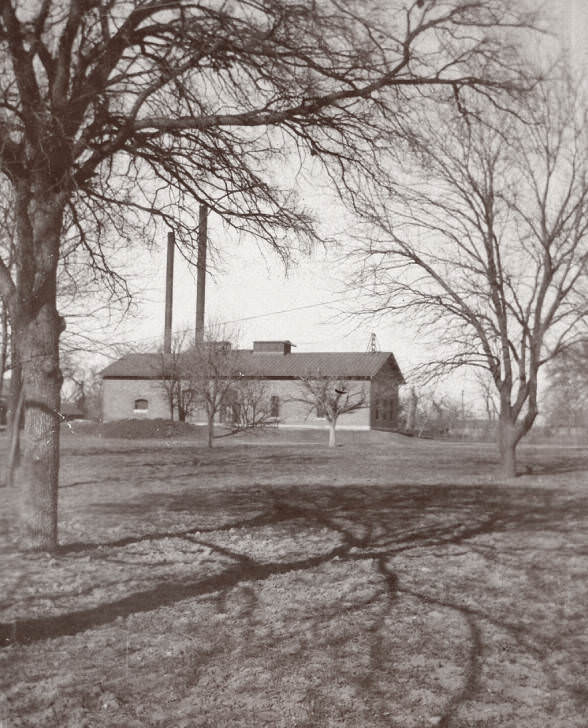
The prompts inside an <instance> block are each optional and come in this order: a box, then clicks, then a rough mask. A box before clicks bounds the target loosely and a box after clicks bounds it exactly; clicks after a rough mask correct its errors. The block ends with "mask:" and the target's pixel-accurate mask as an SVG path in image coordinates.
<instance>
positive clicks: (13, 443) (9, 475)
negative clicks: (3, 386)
mask: <svg viewBox="0 0 588 728" xmlns="http://www.w3.org/2000/svg"><path fill="white" fill-rule="evenodd" d="M10 359H11V369H10V391H9V394H8V412H7V426H8V459H7V464H6V475H5V482H6V483H7V485H9V486H12V485H14V470H15V468H16V467H17V466H18V464H19V462H20V430H21V428H22V425H23V419H24V418H23V410H24V407H23V401H22V395H23V391H22V372H21V369H20V364H19V360H18V352H17V348H16V343H15V340H14V337H13V339H12V342H11V346H10Z"/></svg>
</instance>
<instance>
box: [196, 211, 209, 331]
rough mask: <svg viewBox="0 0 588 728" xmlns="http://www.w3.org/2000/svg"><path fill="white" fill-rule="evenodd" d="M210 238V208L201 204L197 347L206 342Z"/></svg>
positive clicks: (197, 263) (197, 276)
mask: <svg viewBox="0 0 588 728" xmlns="http://www.w3.org/2000/svg"><path fill="white" fill-rule="evenodd" d="M207 238H208V207H207V206H206V205H205V204H204V203H201V205H200V209H199V214H198V259H197V261H196V271H197V275H196V329H195V336H194V342H195V344H196V345H198V344H202V343H203V341H204V302H205V297H206V243H207Z"/></svg>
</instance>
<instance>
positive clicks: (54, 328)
mask: <svg viewBox="0 0 588 728" xmlns="http://www.w3.org/2000/svg"><path fill="white" fill-rule="evenodd" d="M61 326H62V325H61V319H60V317H59V316H58V314H57V311H56V310H55V306H54V304H53V303H52V302H51V300H48V301H47V302H46V303H44V304H42V305H41V306H39V308H38V309H37V311H36V313H35V314H34V315H33V316H32V317H31V319H30V320H29V321H27V322H26V324H25V325H23V326H20V327H19V332H18V340H19V341H18V348H19V352H20V357H19V358H20V362H21V367H22V386H23V389H24V407H25V421H24V432H23V438H22V444H23V449H22V450H23V451H22V460H21V463H20V466H19V468H18V469H17V471H16V484H17V486H18V487H19V490H20V514H19V515H20V530H21V534H20V538H21V542H22V545H23V547H25V548H27V549H32V550H39V551H54V550H55V549H56V548H57V489H58V474H59V417H58V412H59V404H60V401H59V400H60V390H61V383H62V379H61V371H60V369H59V354H58V341H59V335H60V333H61Z"/></svg>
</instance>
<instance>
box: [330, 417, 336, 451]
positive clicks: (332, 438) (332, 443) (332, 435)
mask: <svg viewBox="0 0 588 728" xmlns="http://www.w3.org/2000/svg"><path fill="white" fill-rule="evenodd" d="M336 426H337V423H336V422H335V421H333V422H329V447H335V445H336V444H337V435H336V432H335V428H336Z"/></svg>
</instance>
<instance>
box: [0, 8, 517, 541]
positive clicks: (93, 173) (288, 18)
mask: <svg viewBox="0 0 588 728" xmlns="http://www.w3.org/2000/svg"><path fill="white" fill-rule="evenodd" d="M511 5H512V4H511V3H510V2H508V1H507V0H484V1H483V2H482V1H480V0H444V1H443V2H433V1H432V0H415V2H413V3H408V4H407V3H406V2H404V1H402V2H401V1H400V0H398V2H392V3H385V4H384V5H382V4H381V3H375V2H374V3H369V2H368V3H364V2H359V0H350V2H346V3H342V2H339V1H338V0H325V2H321V3H317V2H315V1H314V0H300V2H296V3H292V2H289V1H288V0H248V2H240V3H229V2H224V3H219V2H217V0H203V2H198V3H192V2H188V1H187V0H170V1H169V2H165V3H161V2H155V1H154V0H130V1H129V2H122V0H112V1H109V2H106V1H105V0H85V1H82V0H33V1H32V2H27V3H21V2H18V1H17V0H4V2H3V3H2V7H1V11H0V139H1V141H0V170H1V171H2V175H3V176H4V178H5V180H6V181H7V183H8V184H9V185H10V186H11V188H12V192H13V196H14V210H15V216H16V230H17V241H16V258H15V261H14V264H15V275H12V274H11V272H10V270H9V268H8V267H7V265H6V261H4V260H2V261H1V262H0V295H1V296H2V298H3V299H4V301H5V303H6V305H7V307H8V309H9V312H10V318H11V322H12V330H13V333H14V336H15V341H16V342H17V347H16V349H17V350H18V351H17V353H18V358H19V361H20V365H21V366H22V377H23V386H24V391H25V405H24V407H25V437H24V454H23V462H22V468H21V469H20V472H19V474H18V477H19V481H20V494H21V503H20V520H21V538H22V543H23V545H24V546H27V547H29V548H37V549H48V550H54V549H55V548H56V547H57V493H58V488H57V484H58V471H59V427H58V416H57V412H58V410H59V393H60V389H61V380H62V374H61V371H60V368H59V340H60V336H61V334H62V332H63V330H64V319H63V316H62V315H61V314H60V312H59V311H58V308H57V304H56V301H57V280H56V279H57V267H58V261H59V259H60V253H61V247H62V244H63V231H64V226H65V225H66V223H67V221H68V220H69V222H70V223H71V225H73V227H74V228H75V229H76V230H77V237H78V240H77V246H78V247H79V248H81V249H84V250H85V251H86V253H87V255H88V256H89V258H90V260H91V261H92V264H93V265H94V266H95V269H96V270H98V271H100V272H101V274H102V273H103V274H104V275H105V276H106V278H112V276H115V275H116V271H115V270H114V267H113V263H112V260H111V259H110V258H109V256H110V254H111V253H112V252H116V250H114V251H113V250H112V248H113V247H114V248H115V249H118V250H120V249H121V248H122V247H125V246H126V245H128V244H130V243H131V241H132V240H133V238H134V237H135V236H136V237H137V238H139V236H141V237H143V235H144V236H145V239H146V240H149V239H150V237H149V236H150V235H152V234H153V232H154V230H155V228H154V226H153V225H152V223H153V220H154V219H159V220H162V221H164V222H165V223H166V224H167V225H168V226H170V227H172V228H173V229H175V230H176V235H177V239H178V240H179V242H180V243H181V244H182V246H183V249H184V250H185V251H187V254H189V252H190V251H191V250H193V247H194V246H193V235H194V231H195V229H196V228H197V221H196V219H195V215H194V210H195V209H197V204H196V203H198V202H205V203H206V204H207V205H208V206H209V208H210V209H211V210H212V211H213V212H216V213H218V214H220V215H221V216H222V217H223V218H224V220H225V221H227V223H228V224H230V225H232V226H233V227H234V228H235V229H237V230H240V231H245V232H251V233H254V234H256V235H258V236H259V237H260V239H261V240H265V241H266V242H267V243H269V245H270V246H272V247H273V248H274V249H275V250H276V251H278V252H279V253H280V254H281V255H282V256H283V257H284V258H287V256H288V253H289V250H290V248H291V245H292V244H293V242H294V241H297V240H302V241H311V240H313V239H316V233H315V231H314V228H313V225H312V221H311V220H310V219H309V217H308V215H307V213H306V212H305V210H304V209H302V208H301V207H300V206H298V205H297V204H296V200H295V197H294V195H293V194H292V193H291V190H288V189H286V190H284V189H282V188H281V186H280V181H279V180H280V179H281V175H280V174H279V172H280V171H281V170H280V165H282V169H283V165H284V161H285V157H286V155H288V153H289V152H296V154H297V156H298V158H299V159H300V158H304V157H305V156H306V155H309V156H310V155H312V156H314V157H316V158H317V160H320V161H321V162H322V163H323V165H325V166H326V167H327V168H328V169H329V171H330V173H331V175H332V177H333V178H334V179H337V180H339V181H341V180H344V175H345V172H346V169H347V168H348V167H349V166H352V165H360V166H363V167H364V168H365V169H366V170H368V169H369V166H370V161H371V160H370V156H371V157H372V158H377V155H378V153H379V149H378V139H379V138H380V137H379V130H380V127H381V126H382V125H383V124H386V125H387V126H388V127H391V128H393V129H395V131H396V133H397V134H398V137H399V138H403V137H404V136H405V134H406V129H405V119H404V110H405V109H406V108H409V107H410V105H411V104H414V103H418V100H419V99H420V98H421V97H423V96H424V95H426V94H427V93H429V94H433V93H434V92H435V89H445V90H446V92H447V93H446V96H449V97H453V96H454V95H455V96H459V93H460V90H461V89H463V88H465V87H470V88H475V89H479V90H480V91H481V92H482V93H485V94H489V95H495V94H498V93H499V92H500V91H501V90H502V89H505V88H507V89H512V88H513V85H516V83H517V82H519V81H521V72H520V66H521V64H520V62H519V60H518V58H517V56H516V53H515V52H514V49H513V47H512V44H510V45H509V43H510V41H511V40H513V39H515V37H516V31H517V29H518V30H520V29H521V28H527V27H528V26H529V23H530V19H529V18H528V17H522V16H521V14H520V13H518V12H515V11H513V10H512V9H510V6H511ZM109 229H110V230H112V231H115V233H116V234H115V235H114V236H113V235H107V234H105V231H107V230H109Z"/></svg>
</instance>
